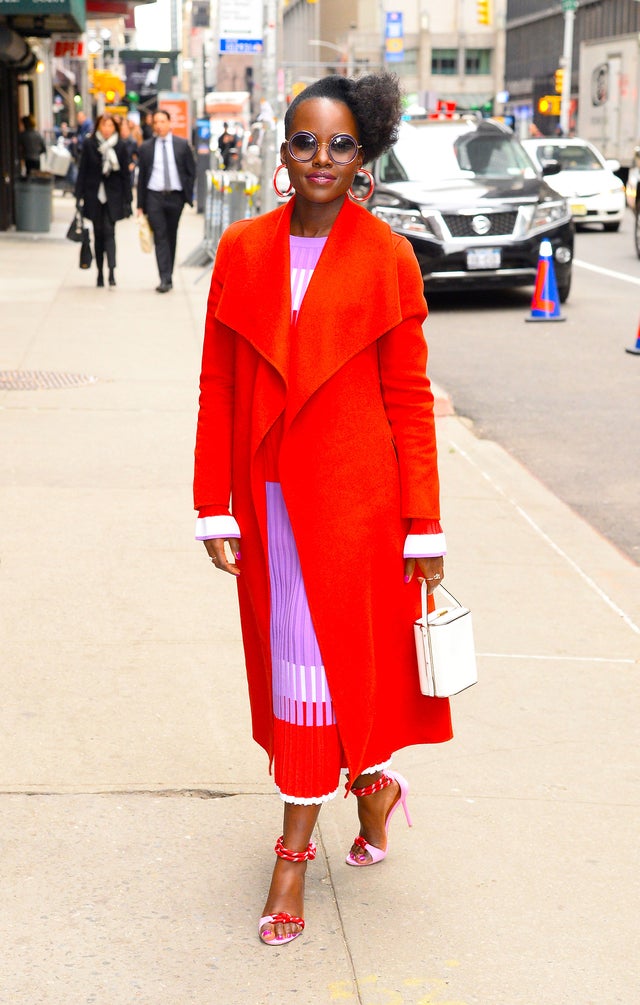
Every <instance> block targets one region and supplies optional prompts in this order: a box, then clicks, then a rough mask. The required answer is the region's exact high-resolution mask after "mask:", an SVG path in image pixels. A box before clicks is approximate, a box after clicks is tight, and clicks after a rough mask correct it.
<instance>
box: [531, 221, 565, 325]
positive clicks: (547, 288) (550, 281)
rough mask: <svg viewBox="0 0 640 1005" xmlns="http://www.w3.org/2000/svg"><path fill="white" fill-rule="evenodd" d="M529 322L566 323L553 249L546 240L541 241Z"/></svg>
mask: <svg viewBox="0 0 640 1005" xmlns="http://www.w3.org/2000/svg"><path fill="white" fill-rule="evenodd" d="M526 320H527V321H565V320H566V318H564V317H563V316H562V315H561V313H560V297H559V296H558V284H557V283H556V273H555V269H554V267H553V248H552V247H551V241H548V240H547V239H546V238H545V240H544V241H540V256H539V258H538V272H537V274H536V285H535V289H534V291H533V299H532V300H531V314H530V315H529V317H528V318H526Z"/></svg>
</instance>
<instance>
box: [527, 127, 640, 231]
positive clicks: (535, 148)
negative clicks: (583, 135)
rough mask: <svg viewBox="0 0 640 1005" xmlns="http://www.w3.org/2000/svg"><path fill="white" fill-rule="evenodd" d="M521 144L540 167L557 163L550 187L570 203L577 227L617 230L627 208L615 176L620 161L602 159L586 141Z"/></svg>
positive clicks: (555, 140)
mask: <svg viewBox="0 0 640 1005" xmlns="http://www.w3.org/2000/svg"><path fill="white" fill-rule="evenodd" d="M522 145H523V147H524V148H525V150H526V151H527V153H528V154H530V155H531V157H532V158H533V160H534V162H535V163H537V164H539V166H540V167H541V168H543V167H544V165H545V164H548V163H549V162H550V161H558V163H559V164H560V171H559V172H558V174H556V175H554V178H553V182H552V183H551V184H552V185H553V187H554V188H555V190H556V192H560V194H561V195H564V196H566V197H567V199H568V200H569V204H570V206H571V212H572V214H573V220H574V223H575V224H576V227H579V226H580V225H581V224H584V223H601V224H602V225H603V227H604V229H605V230H611V231H614V230H618V228H619V227H620V224H621V223H622V220H623V218H624V211H625V206H626V196H625V187H624V185H623V183H622V181H621V179H620V178H618V177H617V175H615V174H614V171H619V169H620V162H619V161H616V160H605V159H604V157H603V156H602V154H601V153H600V151H599V150H597V149H596V147H594V146H593V144H592V143H588V142H587V141H586V140H579V139H564V138H562V137H559V138H558V139H555V138H554V139H549V138H546V139H545V138H543V139H531V140H523V141H522Z"/></svg>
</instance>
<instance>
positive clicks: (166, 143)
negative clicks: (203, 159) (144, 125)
mask: <svg viewBox="0 0 640 1005" xmlns="http://www.w3.org/2000/svg"><path fill="white" fill-rule="evenodd" d="M153 128H154V129H155V131H156V135H155V137H154V138H153V139H151V140H145V142H144V143H143V144H142V146H141V147H140V150H139V152H138V213H139V214H142V213H146V215H147V216H148V217H149V224H150V225H151V230H152V231H153V242H154V245H155V249H156V262H157V263H158V273H159V275H160V283H159V285H158V286H156V290H157V291H158V293H168V292H169V290H171V289H172V288H173V266H174V263H175V259H176V243H177V240H178V224H179V223H180V216H181V215H182V210H183V209H184V205H185V203H187V204H188V205H189V206H192V205H193V186H194V183H195V178H196V162H195V158H194V156H193V150H192V149H191V147H190V146H189V144H188V143H187V141H186V140H185V139H183V138H182V137H180V136H176V135H175V134H174V133H173V132H172V131H171V116H170V115H169V112H167V111H166V110H165V109H164V108H159V109H158V111H157V112H156V113H155V114H154V116H153Z"/></svg>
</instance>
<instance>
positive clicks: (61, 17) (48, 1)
mask: <svg viewBox="0 0 640 1005" xmlns="http://www.w3.org/2000/svg"><path fill="white" fill-rule="evenodd" d="M0 24H3V25H5V26H8V27H11V28H12V29H13V30H14V31H16V32H18V33H19V34H21V35H34V36H39V37H47V36H49V35H51V33H52V32H56V31H71V32H82V31H84V29H85V24H86V18H85V5H84V0H0Z"/></svg>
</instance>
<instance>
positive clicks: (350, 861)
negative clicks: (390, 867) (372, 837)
mask: <svg viewBox="0 0 640 1005" xmlns="http://www.w3.org/2000/svg"><path fill="white" fill-rule="evenodd" d="M392 782H397V783H398V788H399V792H398V795H397V797H396V799H395V802H393V803H392V804H391V807H390V809H389V810H388V811H387V815H386V817H385V821H384V829H385V834H386V836H387V847H386V848H376V847H375V845H372V844H369V843H368V841H366V839H365V838H363V837H362V835H361V834H359V835H358V836H357V838H355V840H354V842H353V845H352V848H351V851H350V852H349V854H348V855H347V858H346V862H347V865H355V866H364V865H375V864H376V862H382V860H383V859H385V858H386V857H387V851H388V848H389V823H390V822H391V817H392V816H393V814H394V813H395V811H396V810H397V809H398V806H402V809H403V810H404V815H405V816H406V818H407V823H408V824H409V827H411V817H410V815H409V810H408V809H407V793H408V791H409V783H408V782H407V780H406V778H403V777H402V775H400V774H398V772H397V771H389V772H388V773H383V774H382V775H381V776H380V778H379V779H378V781H377V782H373V784H372V785H365V786H363V787H362V788H361V789H351V791H352V792H353V794H354V796H358V798H362V797H363V796H372V795H373V794H374V792H380V791H381V789H386V788H387V786H388V785H391V783H392Z"/></svg>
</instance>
